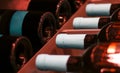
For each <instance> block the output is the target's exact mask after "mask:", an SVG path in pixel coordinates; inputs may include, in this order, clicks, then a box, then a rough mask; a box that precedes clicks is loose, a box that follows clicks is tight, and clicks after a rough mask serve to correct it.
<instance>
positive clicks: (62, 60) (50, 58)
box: [36, 55, 70, 71]
mask: <svg viewBox="0 0 120 73" xmlns="http://www.w3.org/2000/svg"><path fill="white" fill-rule="evenodd" d="M69 57H70V55H38V57H37V59H36V66H37V67H38V68H39V69H41V70H54V71H67V62H68V59H69Z"/></svg>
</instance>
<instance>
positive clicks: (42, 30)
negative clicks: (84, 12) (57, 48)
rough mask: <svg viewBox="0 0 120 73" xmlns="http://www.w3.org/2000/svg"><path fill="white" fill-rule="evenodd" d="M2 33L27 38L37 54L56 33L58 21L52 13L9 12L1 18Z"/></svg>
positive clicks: (0, 27) (0, 28)
mask: <svg viewBox="0 0 120 73" xmlns="http://www.w3.org/2000/svg"><path fill="white" fill-rule="evenodd" d="M0 32H1V33H2V34H6V35H12V36H21V35H23V36H26V37H27V38H29V39H30V41H31V43H32V45H33V48H35V49H34V51H35V52H36V51H37V50H39V49H40V48H41V47H42V46H43V45H44V44H45V43H46V42H47V41H48V40H49V39H50V38H51V37H52V36H53V35H54V34H55V33H56V20H55V17H54V15H53V14H52V13H51V12H45V13H44V12H36V11H7V12H6V13H5V14H4V15H3V16H2V18H1V22H0Z"/></svg>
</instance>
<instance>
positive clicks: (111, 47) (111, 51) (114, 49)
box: [107, 43, 116, 53]
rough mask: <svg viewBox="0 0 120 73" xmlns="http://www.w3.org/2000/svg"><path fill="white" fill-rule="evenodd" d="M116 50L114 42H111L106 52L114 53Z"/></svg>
mask: <svg viewBox="0 0 120 73" xmlns="http://www.w3.org/2000/svg"><path fill="white" fill-rule="evenodd" d="M115 52H116V43H111V44H110V45H109V47H108V49H107V53H115Z"/></svg>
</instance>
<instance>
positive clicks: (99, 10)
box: [86, 3, 120, 16]
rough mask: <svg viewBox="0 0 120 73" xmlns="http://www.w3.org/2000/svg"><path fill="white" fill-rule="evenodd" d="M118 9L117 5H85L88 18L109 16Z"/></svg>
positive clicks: (118, 5) (119, 5)
mask: <svg viewBox="0 0 120 73" xmlns="http://www.w3.org/2000/svg"><path fill="white" fill-rule="evenodd" d="M119 7H120V4H119V3H116V4H112V3H98V4H94V3H90V4H88V5H86V14H87V15H88V16H110V15H111V14H112V13H113V12H114V11H115V10H116V9H118V8H119Z"/></svg>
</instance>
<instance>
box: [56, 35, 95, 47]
mask: <svg viewBox="0 0 120 73" xmlns="http://www.w3.org/2000/svg"><path fill="white" fill-rule="evenodd" d="M96 42H97V34H65V33H63V34H62V33H61V34H58V35H57V36H56V45H57V47H59V48H69V49H70V48H76V49H85V48H87V47H88V46H90V45H92V44H94V43H96Z"/></svg>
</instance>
